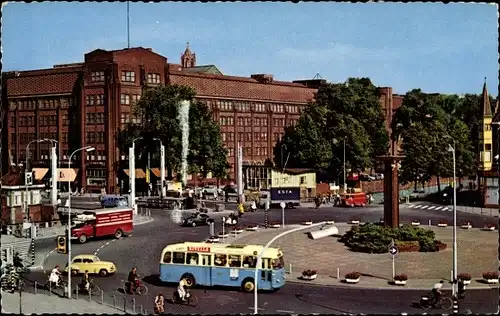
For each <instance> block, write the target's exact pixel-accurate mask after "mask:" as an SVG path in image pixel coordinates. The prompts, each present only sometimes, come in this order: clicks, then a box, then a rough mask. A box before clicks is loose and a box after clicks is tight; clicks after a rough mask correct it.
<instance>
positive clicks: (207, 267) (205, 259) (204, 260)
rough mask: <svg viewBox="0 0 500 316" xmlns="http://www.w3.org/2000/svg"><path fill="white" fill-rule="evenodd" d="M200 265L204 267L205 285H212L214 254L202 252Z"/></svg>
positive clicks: (203, 280)
mask: <svg viewBox="0 0 500 316" xmlns="http://www.w3.org/2000/svg"><path fill="white" fill-rule="evenodd" d="M200 265H201V266H202V267H203V272H202V280H200V281H201V282H203V283H201V282H199V283H201V284H203V285H209V286H210V285H212V255H207V254H202V255H201V259H200Z"/></svg>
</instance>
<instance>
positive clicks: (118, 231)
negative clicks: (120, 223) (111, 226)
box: [115, 229, 123, 239]
mask: <svg viewBox="0 0 500 316" xmlns="http://www.w3.org/2000/svg"><path fill="white" fill-rule="evenodd" d="M122 236H123V232H122V230H121V229H118V230H116V232H115V238H116V239H120V238H121V237H122Z"/></svg>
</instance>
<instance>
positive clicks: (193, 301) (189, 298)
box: [172, 288, 198, 307]
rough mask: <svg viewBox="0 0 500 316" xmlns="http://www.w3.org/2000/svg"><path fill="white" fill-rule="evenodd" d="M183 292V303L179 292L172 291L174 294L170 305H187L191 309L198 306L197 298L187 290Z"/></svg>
mask: <svg viewBox="0 0 500 316" xmlns="http://www.w3.org/2000/svg"><path fill="white" fill-rule="evenodd" d="M185 291H186V295H185V300H184V301H183V300H181V299H180V297H179V292H177V290H176V291H174V293H173V294H172V304H174V305H175V304H179V305H189V306H192V307H196V305H197V304H198V297H197V296H196V295H194V294H193V293H191V291H190V290H189V289H188V288H186V289H185Z"/></svg>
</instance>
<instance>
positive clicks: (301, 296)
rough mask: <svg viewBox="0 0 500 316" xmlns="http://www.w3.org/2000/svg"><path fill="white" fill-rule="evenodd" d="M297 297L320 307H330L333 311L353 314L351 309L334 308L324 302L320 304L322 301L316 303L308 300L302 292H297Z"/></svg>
mask: <svg viewBox="0 0 500 316" xmlns="http://www.w3.org/2000/svg"><path fill="white" fill-rule="evenodd" d="M295 297H296V298H297V299H298V300H299V301H302V302H304V303H309V304H312V305H316V306H319V307H323V308H327V309H330V310H332V311H337V312H340V313H343V314H352V313H351V312H349V311H345V310H342V309H338V308H334V307H331V306H328V305H323V304H320V303H315V302H313V301H308V300H306V299H304V296H303V295H302V294H295Z"/></svg>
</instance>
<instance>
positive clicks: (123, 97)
mask: <svg viewBox="0 0 500 316" xmlns="http://www.w3.org/2000/svg"><path fill="white" fill-rule="evenodd" d="M120 103H121V104H124V105H130V95H128V94H123V93H122V94H121V95H120Z"/></svg>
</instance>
